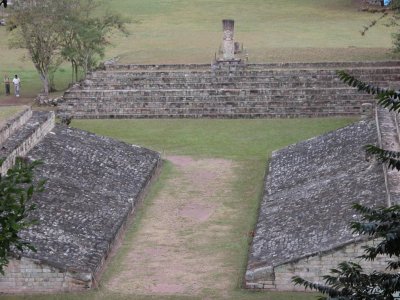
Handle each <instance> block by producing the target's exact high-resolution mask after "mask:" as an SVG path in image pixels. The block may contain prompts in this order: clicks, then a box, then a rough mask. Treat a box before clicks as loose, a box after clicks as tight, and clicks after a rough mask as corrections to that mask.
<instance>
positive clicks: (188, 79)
mask: <svg viewBox="0 0 400 300" xmlns="http://www.w3.org/2000/svg"><path fill="white" fill-rule="evenodd" d="M399 67H400V63H399V62H369V63H282V64H249V65H238V66H225V67H221V68H218V67H215V68H211V67H210V66H209V65H108V66H107V67H106V70H105V71H96V72H93V73H91V74H88V76H87V78H86V79H85V80H84V81H82V82H81V83H80V84H77V85H75V86H74V87H73V88H71V89H70V90H69V91H67V92H66V93H65V95H64V100H65V101H64V103H62V104H61V105H60V108H59V113H60V114H67V115H73V116H74V117H75V118H200V117H208V118H257V117H262V118H273V117H313V116H335V115H358V114H360V112H361V107H362V104H363V103H373V102H374V101H373V98H372V97H371V96H369V95H362V94H360V93H358V92H357V90H356V89H354V88H350V87H348V86H347V85H344V84H343V83H341V82H340V80H339V79H338V78H337V76H336V73H335V71H336V70H338V69H346V70H348V71H349V72H350V73H352V74H353V75H355V76H357V77H358V78H360V79H362V80H365V81H367V82H370V83H374V84H378V85H380V86H385V87H386V86H393V87H396V86H398V85H399V83H400V68H399Z"/></svg>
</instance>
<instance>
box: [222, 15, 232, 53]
mask: <svg viewBox="0 0 400 300" xmlns="http://www.w3.org/2000/svg"><path fill="white" fill-rule="evenodd" d="M222 25H223V31H224V37H223V41H222V54H223V56H222V57H223V60H234V59H235V41H234V40H233V34H234V30H235V21H234V20H222Z"/></svg>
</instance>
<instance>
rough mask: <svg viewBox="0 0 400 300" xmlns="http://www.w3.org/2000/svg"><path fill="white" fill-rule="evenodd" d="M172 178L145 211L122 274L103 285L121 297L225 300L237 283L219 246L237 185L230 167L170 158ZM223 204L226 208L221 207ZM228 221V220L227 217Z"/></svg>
mask: <svg viewBox="0 0 400 300" xmlns="http://www.w3.org/2000/svg"><path fill="white" fill-rule="evenodd" d="M168 160H169V161H170V162H172V164H173V166H174V171H173V172H174V176H171V177H172V178H169V179H168V180H167V182H166V184H165V188H164V189H163V190H161V191H160V192H159V193H158V196H157V197H156V198H155V199H154V201H153V203H152V204H151V205H150V207H148V209H147V211H146V213H145V215H144V217H143V219H142V220H141V222H142V224H141V225H140V229H139V231H138V232H137V233H136V235H135V238H134V239H133V241H131V245H130V246H129V247H130V251H129V253H128V255H127V256H126V257H124V259H123V263H122V268H121V270H119V272H118V273H117V274H116V275H114V276H113V277H112V279H111V280H110V281H109V282H108V283H106V288H107V289H108V290H111V291H114V292H119V293H124V294H141V295H189V296H196V295H200V294H202V293H203V295H204V293H207V291H212V293H217V294H218V295H219V296H224V295H225V296H226V294H225V292H224V291H227V290H231V289H232V288H233V287H234V286H235V284H236V282H235V280H232V278H231V277H232V274H233V273H235V272H233V270H232V266H231V265H229V264H227V263H226V259H225V255H229V254H227V253H229V251H226V249H224V248H223V243H222V244H221V240H222V242H223V239H224V238H225V236H229V231H230V230H232V229H231V228H230V227H229V226H227V224H226V223H225V222H224V219H225V218H226V217H227V216H229V215H230V214H232V213H233V211H232V208H229V205H226V202H227V201H229V199H230V197H231V190H232V184H233V181H234V179H235V174H234V170H233V169H234V163H233V162H232V161H228V160H222V159H199V160H194V159H192V158H190V157H184V156H171V157H168ZM224 203H225V204H224ZM228 218H229V217H228Z"/></svg>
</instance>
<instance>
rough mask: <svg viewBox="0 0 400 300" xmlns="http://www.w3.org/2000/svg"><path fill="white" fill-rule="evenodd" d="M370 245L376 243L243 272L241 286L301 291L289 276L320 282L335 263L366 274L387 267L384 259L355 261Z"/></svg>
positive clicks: (385, 258)
mask: <svg viewBox="0 0 400 300" xmlns="http://www.w3.org/2000/svg"><path fill="white" fill-rule="evenodd" d="M374 243H376V242H374V241H366V242H358V243H352V244H349V245H346V246H345V247H342V248H339V249H333V250H332V251H329V252H327V253H320V254H318V255H313V256H309V257H305V258H302V259H299V260H296V261H293V262H289V263H286V264H283V265H280V266H277V267H275V268H273V269H270V268H259V269H255V270H254V271H253V273H252V274H249V273H247V276H246V283H245V286H246V288H249V289H265V290H278V291H300V292H304V287H303V286H295V285H294V284H293V282H292V278H293V276H300V277H302V278H303V279H305V280H308V281H311V282H319V283H323V282H324V280H323V276H324V275H327V274H330V270H331V269H333V268H337V267H338V264H339V263H341V262H343V261H351V262H355V263H358V264H360V265H361V266H362V267H363V269H364V271H365V272H367V273H368V272H370V271H373V270H380V271H383V270H385V268H386V266H387V260H388V258H387V257H385V256H383V257H377V258H376V260H375V261H372V262H371V261H364V260H360V259H358V258H356V257H358V256H361V255H363V254H364V249H363V247H364V246H367V245H371V244H374Z"/></svg>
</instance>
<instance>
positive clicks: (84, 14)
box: [8, 0, 128, 94]
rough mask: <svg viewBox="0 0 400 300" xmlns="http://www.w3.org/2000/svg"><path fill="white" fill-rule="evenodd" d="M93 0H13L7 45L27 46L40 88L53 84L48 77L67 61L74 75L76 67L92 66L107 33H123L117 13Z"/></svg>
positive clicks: (122, 22) (106, 41) (101, 51)
mask: <svg viewBox="0 0 400 300" xmlns="http://www.w3.org/2000/svg"><path fill="white" fill-rule="evenodd" d="M99 3H100V2H98V1H97V0H41V1H36V0H23V1H22V0H17V1H15V2H14V3H13V6H12V9H11V19H10V21H9V22H8V28H9V29H10V30H11V31H13V32H14V39H13V40H12V43H11V46H12V47H16V48H24V49H27V50H28V53H29V56H30V58H31V60H32V62H33V64H34V66H35V68H36V70H37V72H38V74H39V76H40V79H41V81H42V84H43V92H44V93H45V94H48V93H49V92H50V91H51V90H52V89H53V88H54V86H53V84H52V79H53V76H54V73H55V71H56V70H57V68H58V67H59V65H60V64H61V63H62V62H63V61H64V60H67V61H69V62H71V65H72V69H73V74H75V79H77V74H78V69H79V68H81V69H82V70H83V72H87V71H88V70H91V69H93V68H94V67H96V65H97V61H98V59H99V58H102V57H103V56H104V52H105V47H106V46H107V45H109V43H110V42H109V34H110V33H111V32H112V31H113V30H114V29H116V30H120V31H122V32H124V33H127V30H126V28H125V23H126V22H127V21H128V20H126V19H124V18H122V17H121V16H119V15H117V14H114V13H111V12H108V13H107V14H104V15H101V14H99V12H98V10H97V9H96V8H98V6H99V5H100V4H99Z"/></svg>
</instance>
